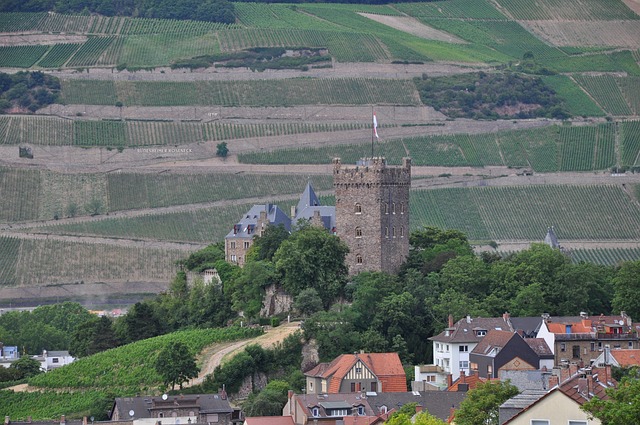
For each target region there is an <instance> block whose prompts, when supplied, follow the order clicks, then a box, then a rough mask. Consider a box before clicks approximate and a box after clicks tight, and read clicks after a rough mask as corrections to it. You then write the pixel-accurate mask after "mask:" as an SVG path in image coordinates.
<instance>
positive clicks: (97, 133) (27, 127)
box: [0, 115, 371, 147]
mask: <svg viewBox="0 0 640 425" xmlns="http://www.w3.org/2000/svg"><path fill="white" fill-rule="evenodd" d="M370 127H371V124H369V123H353V122H351V123H350V122H346V123H320V122H275V123H256V124H237V123H229V122H220V121H215V122H207V123H200V122H180V121H113V120H108V121H106V120H105V121H99V120H93V121H85V120H71V119H65V118H58V117H46V116H32V115H13V116H0V145H20V144H25V143H28V144H31V145H42V146H65V145H66V146H71V145H78V146H103V147H118V146H122V147H126V146H153V145H171V146H176V145H183V144H189V143H198V142H203V141H206V140H213V141H219V140H232V139H243V138H248V137H269V136H283V135H290V134H304V133H324V132H334V131H348V130H365V129H367V128H370Z"/></svg>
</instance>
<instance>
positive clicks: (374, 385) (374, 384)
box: [371, 382, 378, 393]
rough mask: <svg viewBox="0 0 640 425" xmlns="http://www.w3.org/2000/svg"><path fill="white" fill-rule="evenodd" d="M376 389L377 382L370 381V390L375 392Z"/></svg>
mask: <svg viewBox="0 0 640 425" xmlns="http://www.w3.org/2000/svg"><path fill="white" fill-rule="evenodd" d="M376 391H378V383H377V382H372V383H371V392H373V393H375V392H376Z"/></svg>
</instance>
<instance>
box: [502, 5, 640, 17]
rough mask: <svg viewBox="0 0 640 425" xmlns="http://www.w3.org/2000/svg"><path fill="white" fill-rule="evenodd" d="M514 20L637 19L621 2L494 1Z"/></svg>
mask: <svg viewBox="0 0 640 425" xmlns="http://www.w3.org/2000/svg"><path fill="white" fill-rule="evenodd" d="M496 2H497V3H498V4H499V5H500V6H501V7H503V8H504V9H505V10H506V11H508V13H509V14H510V15H511V16H513V17H514V18H515V19H523V20H576V21H581V20H585V21H588V20H623V19H639V18H638V15H636V14H635V13H633V12H632V11H631V9H629V8H628V7H627V6H625V4H624V3H623V2H622V1H608V0H580V2H579V7H577V5H576V4H575V3H572V2H566V1H563V0H536V2H535V3H533V2H530V1H527V0H496Z"/></svg>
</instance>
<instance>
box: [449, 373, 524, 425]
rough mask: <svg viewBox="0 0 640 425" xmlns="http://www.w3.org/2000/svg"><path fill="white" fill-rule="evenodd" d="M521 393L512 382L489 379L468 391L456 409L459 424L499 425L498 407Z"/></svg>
mask: <svg viewBox="0 0 640 425" xmlns="http://www.w3.org/2000/svg"><path fill="white" fill-rule="evenodd" d="M518 393H519V391H518V388H517V387H515V386H514V385H511V383H509V382H508V381H507V382H502V381H489V382H485V383H483V384H479V385H478V386H477V387H476V388H475V389H473V390H470V391H469V392H468V393H467V398H465V399H464V400H463V401H462V403H460V409H458V411H456V419H455V421H456V424H457V425H498V423H499V420H498V408H499V407H500V405H501V404H502V403H504V402H505V401H507V400H508V399H510V398H511V397H513V396H515V395H517V394H518Z"/></svg>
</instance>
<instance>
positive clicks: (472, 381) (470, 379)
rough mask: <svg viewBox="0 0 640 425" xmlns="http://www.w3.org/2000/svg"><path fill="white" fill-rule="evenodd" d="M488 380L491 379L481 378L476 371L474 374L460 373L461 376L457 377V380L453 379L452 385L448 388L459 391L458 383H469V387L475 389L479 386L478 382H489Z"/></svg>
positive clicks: (448, 389)
mask: <svg viewBox="0 0 640 425" xmlns="http://www.w3.org/2000/svg"><path fill="white" fill-rule="evenodd" d="M487 381H489V379H487V378H481V377H480V376H478V375H477V374H475V373H474V374H473V375H469V376H465V375H460V377H459V378H458V379H456V380H455V381H453V383H452V384H451V386H450V387H449V388H447V391H458V385H459V384H468V385H469V389H470V390H473V389H475V388H476V387H477V386H478V384H480V383H483V382H487Z"/></svg>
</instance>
